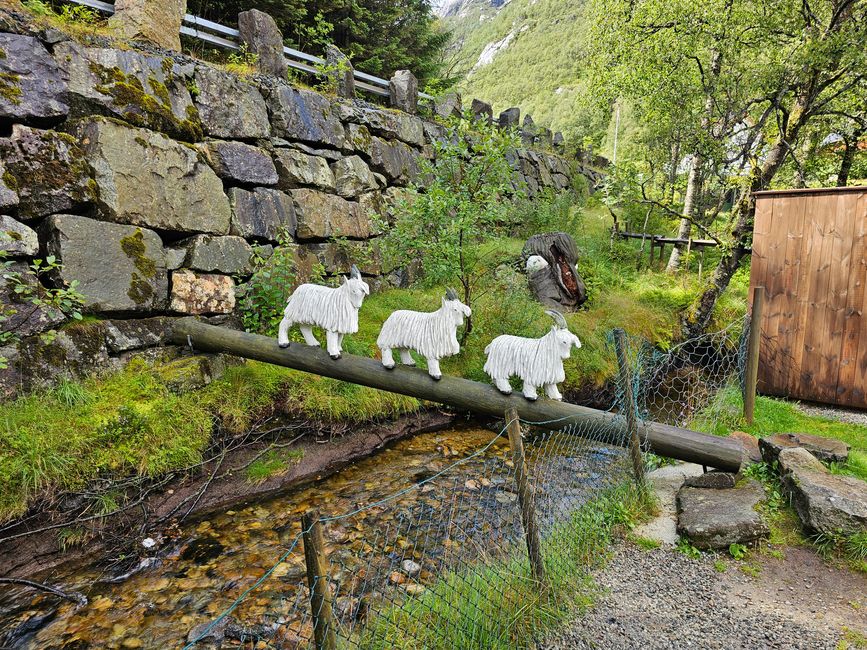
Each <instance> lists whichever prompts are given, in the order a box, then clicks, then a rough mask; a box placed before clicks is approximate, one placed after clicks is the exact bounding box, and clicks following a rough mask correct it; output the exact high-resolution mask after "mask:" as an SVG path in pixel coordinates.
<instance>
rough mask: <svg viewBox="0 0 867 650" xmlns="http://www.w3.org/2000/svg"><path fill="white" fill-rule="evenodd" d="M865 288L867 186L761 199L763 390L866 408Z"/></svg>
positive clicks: (756, 250) (758, 258)
mask: <svg viewBox="0 0 867 650" xmlns="http://www.w3.org/2000/svg"><path fill="white" fill-rule="evenodd" d="M865 281H867V187H846V188H827V189H818V190H813V189H808V190H783V191H772V192H757V193H756V219H755V229H754V234H753V253H752V266H751V274H750V288H751V289H752V288H753V287H757V286H764V287H765V289H766V294H765V308H764V312H763V317H762V340H761V352H760V355H759V382H758V390H759V392H760V393H764V394H766V395H779V396H787V397H791V398H794V399H803V400H810V401H816V402H827V403H831V404H841V405H846V406H855V407H861V408H867V314H864V311H865V306H867V305H865V303H867V293H865V291H864V285H865ZM750 295H752V292H751V293H750Z"/></svg>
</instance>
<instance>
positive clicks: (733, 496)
mask: <svg viewBox="0 0 867 650" xmlns="http://www.w3.org/2000/svg"><path fill="white" fill-rule="evenodd" d="M764 498H765V491H764V488H762V486H761V484H759V483H758V482H756V481H752V480H750V481H747V482H746V483H745V484H744V485H742V486H741V487H736V488H732V489H728V490H709V489H706V488H697V487H682V488H681V489H680V491H679V492H678V493H677V532H678V533H679V534H680V535H681V536H684V537H687V538H688V539H689V540H690V542H691V543H692V544H693V545H694V546H696V547H697V548H701V549H727V548H728V547H729V545H730V544H748V543H750V542H755V541H756V540H758V539H761V538H763V537H767V535H768V534H769V532H770V530H769V528H768V525H767V524H766V523H765V522H764V520H763V519H762V517H761V515H759V513H758V512H756V510H755V507H756V506H757V505H758V504H759V503H761V502H762V501H763V500H764Z"/></svg>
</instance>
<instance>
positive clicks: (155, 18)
mask: <svg viewBox="0 0 867 650" xmlns="http://www.w3.org/2000/svg"><path fill="white" fill-rule="evenodd" d="M186 11H187V0H162V2H153V0H115V2H114V14H113V15H112V17H111V19H110V20H109V24H110V25H111V26H112V27H113V28H114V29H115V31H116V33H117V35H118V36H120V37H123V38H125V39H130V40H139V41H147V42H149V43H153V44H154V45H157V46H159V47H161V48H164V49H166V50H176V51H178V52H180V50H181V38H180V30H181V21H182V20H183V18H184V14H185V13H186Z"/></svg>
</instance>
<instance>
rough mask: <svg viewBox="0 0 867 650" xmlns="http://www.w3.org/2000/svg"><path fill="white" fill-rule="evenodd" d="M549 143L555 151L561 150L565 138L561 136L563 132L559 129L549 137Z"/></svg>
mask: <svg viewBox="0 0 867 650" xmlns="http://www.w3.org/2000/svg"><path fill="white" fill-rule="evenodd" d="M551 144H552V145H553V146H554V149H556V150H557V151H562V150H563V148H564V147H565V146H566V139H565V138H564V137H563V133H562V132H561V131H557V132H556V133H554V135H553V136H552V137H551Z"/></svg>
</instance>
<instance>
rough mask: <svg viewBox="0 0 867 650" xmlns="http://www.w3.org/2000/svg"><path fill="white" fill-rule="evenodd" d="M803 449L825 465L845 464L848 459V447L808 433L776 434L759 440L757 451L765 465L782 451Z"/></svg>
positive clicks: (839, 442)
mask: <svg viewBox="0 0 867 650" xmlns="http://www.w3.org/2000/svg"><path fill="white" fill-rule="evenodd" d="M796 447H803V448H804V449H806V450H807V451H809V452H810V453H811V454H813V456H815V457H816V458H818V459H819V460H823V461H825V462H826V463H845V462H846V459H847V458H849V445H847V444H846V443H845V442H843V441H842V440H837V439H835V438H824V437H822V436H814V435H812V434H809V433H776V434H774V435H772V436H767V437H765V438H760V439H759V449H760V450H761V452H762V457H763V458H764V460H765V462H766V463H773V462H774V461H775V460H777V457H778V456H779V455H780V452H781V451H782V450H783V449H795V448H796Z"/></svg>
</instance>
